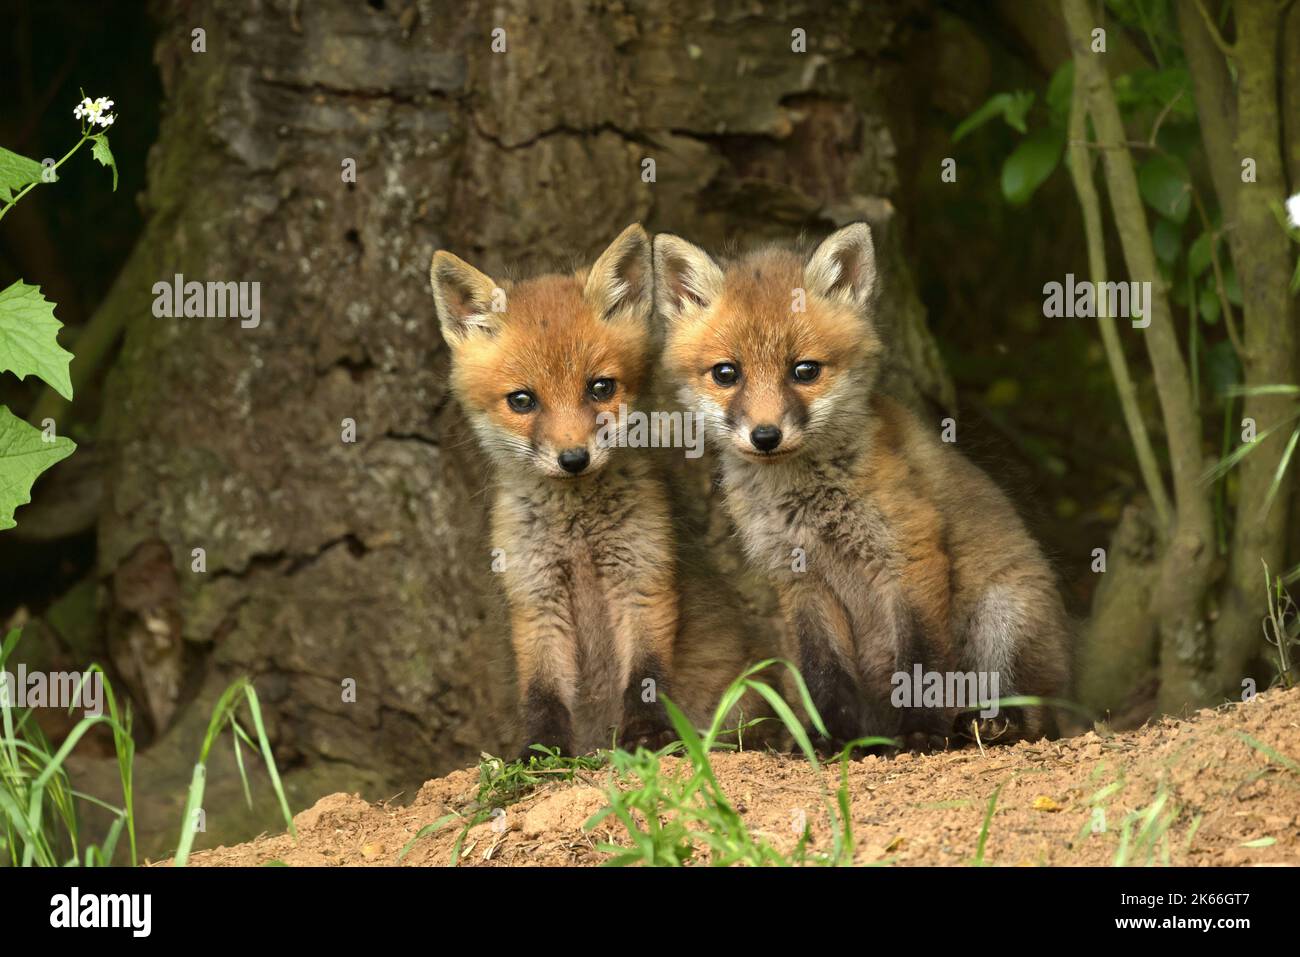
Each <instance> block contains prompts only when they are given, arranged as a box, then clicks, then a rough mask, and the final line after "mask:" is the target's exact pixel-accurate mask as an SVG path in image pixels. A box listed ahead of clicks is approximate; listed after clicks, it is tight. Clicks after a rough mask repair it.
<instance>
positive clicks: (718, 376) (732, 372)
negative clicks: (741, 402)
mask: <svg viewBox="0 0 1300 957" xmlns="http://www.w3.org/2000/svg"><path fill="white" fill-rule="evenodd" d="M739 378H740V370H739V369H737V368H736V367H735V366H734V365H732V364H731V363H730V362H719V363H718V364H717V365H716V366H714V367H713V381H714V382H716V383H717V384H718V385H735V384H736V380H737V379H739Z"/></svg>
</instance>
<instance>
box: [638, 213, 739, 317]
mask: <svg viewBox="0 0 1300 957" xmlns="http://www.w3.org/2000/svg"><path fill="white" fill-rule="evenodd" d="M654 266H655V305H656V306H657V307H658V309H659V312H660V314H661V315H662V316H663V317H664V318H665V319H667V320H668V321H670V322H671V321H674V320H676V319H679V318H680V317H681V316H682V315H683V313H685V312H686V311H687V310H688V309H689V308H691V307H697V308H701V307H707V306H708V305H709V304H710V303H711V302H713V300H714V299H716V298H717V297H718V295H720V294H721V292H722V284H723V275H722V270H721V269H719V268H718V265H717V263H715V262H714V261H713V260H712V259H711V258H709V254H708V253H706V252H705V251H704V250H703V249H700V247H698V246H695V245H693V244H691V243H688V242H687V241H686V240H684V239H682V238H680V237H678V236H672V235H668V234H664V235H661V236H657V237H655V247H654Z"/></svg>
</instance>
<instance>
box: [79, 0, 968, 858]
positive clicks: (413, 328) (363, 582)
mask: <svg viewBox="0 0 1300 957" xmlns="http://www.w3.org/2000/svg"><path fill="white" fill-rule="evenodd" d="M456 6H458V9H446V8H443V7H442V6H441V5H434V4H425V3H420V2H411V3H406V4H402V3H390V4H387V5H384V4H363V3H349V4H300V3H297V2H287V3H266V2H257V0H207V2H196V3H192V4H187V5H184V6H183V7H177V6H174V5H172V4H159V12H160V15H161V16H162V17H163V23H162V35H161V39H160V41H159V43H158V48H157V59H158V62H159V64H160V68H161V72H162V78H163V83H164V87H165V90H166V95H167V98H168V109H167V111H166V119H165V122H164V124H163V128H162V131H161V134H160V141H159V143H158V144H157V145H156V147H155V149H154V151H153V153H152V154H151V157H150V170H149V173H150V175H149V188H148V192H147V195H146V196H145V202H146V204H147V206H148V209H149V214H150V221H149V225H148V227H147V230H146V233H145V235H144V237H143V239H142V240H141V242H140V247H139V248H138V249H137V250H136V252H135V254H134V255H133V256H132V259H131V262H130V264H129V265H128V267H127V270H128V273H129V275H130V276H131V277H132V281H131V282H120V283H118V284H117V285H116V286H115V288H114V291H113V293H112V294H111V296H110V297H109V299H108V300H106V302H105V303H104V304H103V306H102V308H103V309H105V310H111V311H114V312H115V313H117V314H119V315H120V316H121V317H122V318H123V320H124V321H125V323H126V338H125V344H124V346H123V350H122V354H121V357H120V359H119V361H118V365H117V367H116V368H115V370H114V372H113V374H112V377H111V380H110V383H109V390H110V394H109V398H108V401H107V403H106V406H107V408H108V409H110V410H111V411H110V413H109V414H108V415H107V416H106V418H105V421H104V422H103V442H104V443H105V445H106V446H107V448H108V450H109V452H110V454H111V460H112V463H113V464H112V467H111V470H110V473H109V490H110V491H109V495H108V497H107V501H106V510H105V513H104V515H103V517H102V519H101V522H100V526H99V545H100V572H101V575H102V578H103V580H104V581H105V582H106V583H107V585H108V591H109V606H110V607H109V620H110V634H109V640H110V648H111V654H112V657H113V661H114V663H115V665H116V666H117V668H118V669H119V671H120V672H121V673H122V674H123V675H124V676H125V677H126V678H127V680H128V682H129V684H130V686H131V689H132V691H133V695H134V697H135V698H136V700H137V703H138V704H139V705H140V706H142V708H143V711H144V715H145V717H146V718H147V719H148V722H149V723H150V724H151V725H152V727H153V728H154V729H155V731H156V732H157V735H158V737H157V740H156V742H155V743H154V745H153V747H152V748H151V749H149V750H148V751H146V752H145V753H144V754H142V755H141V759H140V760H141V778H142V780H141V781H140V782H139V784H138V785H137V790H138V791H139V792H141V793H146V792H148V790H149V785H148V783H147V778H148V776H149V775H151V774H152V775H155V776H156V780H158V781H167V782H172V783H175V782H181V781H183V780H185V779H187V778H188V775H189V769H190V767H191V766H192V763H193V761H194V759H195V757H196V754H197V741H198V740H199V737H200V735H201V731H202V728H203V727H204V726H205V725H206V722H207V719H208V710H209V708H210V706H211V703H212V701H213V700H214V698H215V696H216V695H217V694H218V693H219V691H220V690H221V689H222V688H223V687H224V686H225V685H226V684H227V683H228V682H229V681H230V680H231V679H232V678H234V677H236V676H237V675H239V674H249V675H250V676H252V677H253V678H254V679H255V682H256V686H257V688H258V690H259V693H260V695H261V697H262V700H263V706H264V709H265V711H266V714H267V721H268V725H269V730H270V733H271V735H272V736H273V739H274V744H275V754H276V757H277V760H278V761H279V762H280V763H281V767H282V768H285V769H287V770H288V774H287V775H286V785H287V786H288V788H289V790H290V792H291V801H292V803H293V804H294V806H295V807H301V806H303V805H304V804H306V803H308V802H310V801H311V800H313V799H314V798H315V797H316V796H318V795H319V794H322V793H325V792H327V791H329V790H331V789H339V788H344V789H348V790H361V791H363V792H364V793H365V794H366V795H367V796H369V797H387V796H390V795H391V794H392V793H393V792H395V791H397V790H398V789H401V788H407V787H412V786H414V785H417V784H418V783H419V782H421V781H423V780H424V779H425V778H427V777H429V776H431V775H434V774H437V773H441V772H445V771H447V770H448V769H450V768H453V767H456V766H463V765H465V764H467V763H472V762H474V761H475V760H476V759H477V758H478V755H479V752H480V751H483V750H488V751H497V750H499V749H501V748H502V747H504V746H505V745H506V744H507V740H508V737H509V734H510V728H511V722H510V720H509V717H510V716H511V715H512V713H513V707H514V686H513V678H512V674H511V665H510V660H509V652H508V643H507V632H506V626H505V620H504V617H503V616H502V615H501V614H500V609H501V605H502V596H501V594H500V591H499V589H498V586H497V584H496V582H495V581H494V578H493V575H492V573H491V571H490V566H491V556H490V554H489V548H488V544H487V541H488V540H487V534H486V522H485V508H486V503H487V495H486V494H485V485H486V471H485V465H484V462H483V460H482V458H481V456H480V455H479V453H478V451H477V449H476V447H475V445H474V442H473V440H472V436H471V434H470V432H469V430H468V429H467V428H466V426H465V423H464V421H463V419H462V416H461V414H460V411H459V410H458V408H457V407H456V405H455V403H454V402H453V401H452V400H451V398H450V396H449V394H448V390H447V355H446V350H445V349H444V347H443V344H442V341H441V339H440V337H439V334H438V330H437V323H436V321H435V318H434V314H433V308H432V301H431V297H430V294H429V289H428V279H427V275H428V266H429V260H430V257H431V254H432V253H433V251H434V250H435V249H436V248H439V247H445V248H448V249H451V250H454V251H455V252H456V253H457V254H458V255H461V256H463V257H464V258H466V259H468V260H470V261H471V262H474V263H475V264H476V265H478V266H480V267H481V268H483V269H485V270H486V271H488V272H489V273H492V274H495V273H497V272H498V271H505V270H506V269H507V268H510V269H512V270H513V271H514V272H515V273H516V274H527V273H529V272H532V271H535V270H539V269H543V268H553V267H555V266H557V265H558V266H561V267H562V268H567V266H569V265H570V264H571V263H572V262H573V261H575V260H581V259H583V258H586V257H591V256H592V255H594V254H595V253H596V252H597V251H599V249H600V248H602V247H603V246H604V245H605V244H606V243H607V242H608V241H609V240H610V238H611V237H613V236H614V235H615V234H616V233H617V232H618V231H619V230H620V229H622V228H623V227H624V226H626V225H627V224H628V223H629V222H632V221H635V220H640V221H642V222H644V223H645V224H646V226H647V227H648V228H649V229H650V230H652V231H660V230H671V231H673V232H679V233H682V234H684V235H687V236H689V237H691V238H692V239H693V240H695V241H697V242H700V243H703V244H704V245H706V246H716V245H719V244H721V243H722V242H723V241H724V240H727V239H735V238H764V237H774V238H775V237H782V238H788V237H792V236H794V235H795V234H797V233H798V232H800V231H801V230H808V231H818V230H827V229H829V228H830V227H831V226H832V225H835V224H838V223H839V222H842V221H847V220H849V219H856V218H863V217H868V218H870V219H872V220H873V222H874V223H875V225H876V226H877V228H878V233H879V235H880V238H879V239H878V244H879V246H880V248H881V250H882V259H883V261H884V263H885V282H886V284H887V285H886V288H887V296H888V298H887V301H886V302H885V303H884V305H883V308H882V310H881V312H882V315H883V316H885V317H886V318H887V320H888V321H889V322H892V324H893V328H890V329H887V330H886V331H887V332H888V333H890V334H891V339H892V341H893V342H894V343H895V357H896V359H895V363H894V367H893V368H892V369H891V371H890V375H889V381H890V383H891V384H892V387H893V388H894V390H895V391H898V392H901V393H903V394H904V395H906V396H908V397H910V398H912V399H914V400H919V399H920V398H921V397H923V396H926V397H930V398H932V399H935V400H937V401H939V402H946V401H947V400H949V399H950V396H951V393H950V388H949V386H948V385H947V383H946V380H945V378H944V376H943V373H942V371H941V369H940V366H939V363H938V359H937V354H936V351H935V349H934V344H933V342H932V341H931V340H930V338H929V336H928V334H927V333H926V331H925V326H924V316H923V313H922V309H921V306H920V304H919V301H918V300H917V298H916V295H915V293H914V291H913V289H912V286H911V281H910V277H909V275H908V271H907V268H906V265H905V264H904V262H903V259H902V252H901V245H900V241H899V237H898V231H897V229H895V228H894V224H893V223H892V222H891V215H890V213H891V209H892V207H891V205H890V203H889V197H890V196H891V195H892V194H894V192H895V190H896V188H897V172H896V166H895V163H896V159H897V153H898V150H899V148H900V145H901V146H903V147H905V146H906V143H901V144H900V142H899V141H898V140H897V139H896V135H895V124H894V121H893V119H892V117H893V116H894V114H893V113H892V112H891V111H894V110H898V111H900V112H903V111H906V110H908V109H910V108H911V107H910V104H909V103H907V102H906V97H907V96H908V95H910V94H909V92H908V91H910V90H913V89H915V88H916V85H915V84H909V83H906V82H905V77H904V76H903V72H904V68H903V66H902V64H903V63H904V62H906V60H907V57H906V56H904V55H902V54H903V53H904V52H905V51H906V49H907V46H908V44H909V43H911V42H912V41H913V34H912V31H911V29H910V27H909V26H908V24H909V23H910V22H912V21H913V20H914V18H915V16H916V14H917V12H918V10H920V9H922V5H921V4H920V3H918V2H910V0H899V2H894V3H888V4H869V5H863V6H862V7H861V8H858V7H856V6H854V5H841V4H835V3H830V2H826V3H812V4H756V3H751V4H746V5H744V6H743V7H736V6H734V5H732V4H726V3H710V2H704V3H696V2H690V3H687V2H684V0H683V2H672V3H663V2H660V3H651V2H648V0H634V2H627V3H617V4H614V3H611V4H609V5H605V4H599V3H598V4H594V5H593V4H587V3H576V2H575V3H564V4H555V3H543V2H540V0H531V2H530V0H507V2H503V3H495V4H488V3H470V4H466V5H464V6H459V5H456ZM376 7H380V8H381V9H375V8H376ZM195 28H202V29H204V30H205V31H206V44H207V52H206V53H196V52H191V31H192V30H193V29H195ZM497 28H500V29H502V30H504V31H505V33H504V40H505V44H506V50H505V52H502V53H494V52H492V48H491V45H492V42H493V36H492V34H493V31H494V30H495V29H497ZM796 29H802V30H806V31H807V45H808V52H807V53H798V52H793V51H792V48H791V44H792V31H794V30H796ZM349 159H352V160H355V163H356V170H357V175H356V182H355V184H349V183H346V182H344V181H343V177H342V176H341V173H342V171H343V168H344V164H345V162H346V161H347V160H349ZM646 159H653V160H654V173H655V175H654V181H653V182H646V181H645V180H644V179H643V171H644V170H645V169H646V166H645V163H644V161H645V160H646ZM936 174H937V171H936ZM176 274H182V275H183V276H184V278H185V280H186V281H191V280H199V281H223V282H226V281H236V282H244V281H247V282H259V283H260V284H261V286H260V292H261V322H260V325H258V326H257V327H256V328H241V325H240V322H239V321H238V320H236V319H217V318H188V319H185V318H176V319H168V318H155V317H154V316H153V315H151V306H152V301H153V293H152V291H151V287H152V285H153V284H154V283H156V282H160V281H161V282H169V283H170V282H171V281H172V279H173V276H174V275H176ZM345 419H352V420H355V422H356V434H357V440H356V442H354V443H347V442H344V441H343V440H342V438H341V433H342V430H343V422H344V420H345ZM195 549H203V550H204V553H203V555H204V560H205V561H206V570H205V571H201V572H200V571H195V570H194V568H195V562H196V559H195V552H194V550H195ZM348 679H352V680H354V681H355V687H356V695H355V702H354V703H353V702H349V701H348V700H346V697H345V694H344V692H345V686H346V683H347V681H348ZM217 773H218V772H217V771H214V772H213V775H214V777H215V775H216V774H217ZM263 790H266V789H265V788H263ZM231 800H233V794H232V795H231ZM208 803H209V808H208V818H207V819H208V831H209V834H208V843H211V842H212V840H215V839H229V838H231V837H236V836H239V834H240V833H242V832H246V831H248V830H250V829H252V830H255V829H256V827H257V826H258V824H257V822H256V821H255V820H249V819H248V817H247V816H246V815H244V814H243V813H242V812H241V811H239V810H238V809H235V808H232V809H231V813H230V814H229V815H227V816H226V817H224V818H223V816H222V815H221V813H220V807H219V806H218V805H219V802H217V801H215V799H214V800H213V801H210V802H208ZM178 809H179V802H178V801H176V800H171V799H170V798H169V799H168V800H167V801H164V802H162V803H160V804H159V805H158V806H157V807H155V808H152V809H150V808H142V809H141V814H142V817H146V818H147V817H148V814H149V812H150V811H151V810H152V811H153V812H154V813H156V815H157V818H156V819H155V820H148V819H146V820H145V822H144V827H145V828H146V829H149V828H150V827H153V828H162V829H164V830H165V832H166V833H167V834H168V835H169V836H170V835H171V833H172V832H173V829H174V828H175V826H176V821H177V820H178V813H179V811H178ZM225 822H229V823H228V824H227V823H225Z"/></svg>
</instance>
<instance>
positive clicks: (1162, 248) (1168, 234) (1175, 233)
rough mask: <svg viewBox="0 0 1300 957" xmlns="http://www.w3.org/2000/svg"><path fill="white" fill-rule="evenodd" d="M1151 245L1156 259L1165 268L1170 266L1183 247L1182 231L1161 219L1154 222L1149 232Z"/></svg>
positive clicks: (1175, 260) (1173, 224)
mask: <svg viewBox="0 0 1300 957" xmlns="http://www.w3.org/2000/svg"><path fill="white" fill-rule="evenodd" d="M1151 245H1152V246H1154V247H1155V251H1156V258H1157V259H1158V260H1160V261H1161V262H1162V263H1164V264H1165V265H1166V266H1172V265H1173V264H1174V263H1175V262H1177V260H1178V253H1179V252H1180V251H1181V249H1182V247H1183V231H1182V230H1181V229H1180V228H1179V227H1178V226H1177V225H1176V224H1175V223H1171V222H1170V221H1169V220H1167V219H1164V218H1163V217H1162V218H1160V219H1158V220H1156V225H1155V228H1153V229H1152V230H1151Z"/></svg>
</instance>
